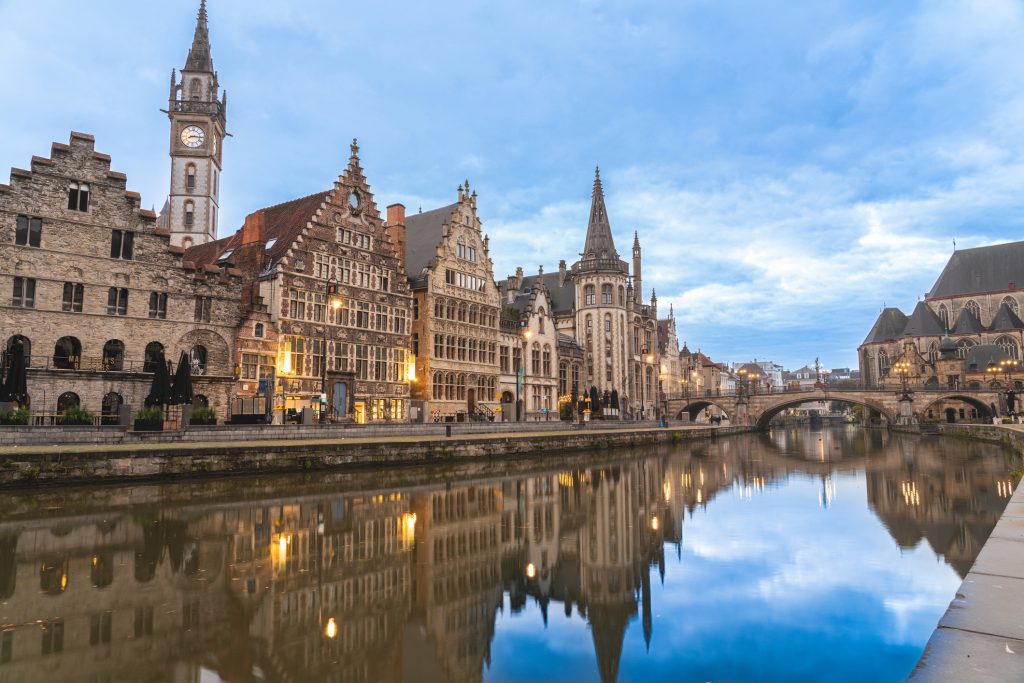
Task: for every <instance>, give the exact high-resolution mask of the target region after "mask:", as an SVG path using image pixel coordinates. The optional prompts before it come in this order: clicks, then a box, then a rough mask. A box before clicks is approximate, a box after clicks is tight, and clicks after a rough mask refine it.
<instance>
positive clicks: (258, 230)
mask: <svg viewBox="0 0 1024 683" xmlns="http://www.w3.org/2000/svg"><path fill="white" fill-rule="evenodd" d="M263 221H264V215H263V212H262V211H257V212H255V213H250V214H249V215H248V216H246V217H245V223H244V224H243V225H242V246H246V245H248V244H262V243H263Z"/></svg>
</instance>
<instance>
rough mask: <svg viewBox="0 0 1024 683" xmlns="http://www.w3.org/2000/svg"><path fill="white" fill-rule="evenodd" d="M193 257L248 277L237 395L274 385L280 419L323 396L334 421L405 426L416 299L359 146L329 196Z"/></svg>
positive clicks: (266, 217) (288, 209)
mask: <svg viewBox="0 0 1024 683" xmlns="http://www.w3.org/2000/svg"><path fill="white" fill-rule="evenodd" d="M186 257H187V258H189V259H191V260H195V261H196V262H198V263H204V264H211V263H212V264H233V265H236V266H237V267H238V268H239V269H240V270H241V271H242V273H243V275H244V277H245V282H246V288H245V291H244V294H243V304H244V306H245V311H246V316H247V318H246V320H245V321H244V322H243V324H242V333H241V334H240V335H239V348H238V355H239V358H240V362H241V372H240V378H239V386H238V389H237V391H238V395H240V396H253V395H256V394H259V393H263V392H265V391H266V387H267V382H266V380H268V378H273V380H274V382H273V388H274V403H275V406H276V408H275V412H276V411H278V410H284V411H288V410H293V411H298V410H301V409H303V408H314V409H316V410H319V408H320V397H321V392H323V393H325V394H326V401H327V408H326V410H327V413H328V415H329V416H330V417H331V418H332V419H353V420H355V421H356V422H359V423H363V422H368V421H382V420H405V419H407V417H408V408H409V405H408V401H409V378H410V376H411V367H410V365H411V364H410V361H411V352H410V344H411V337H410V328H411V318H412V298H411V296H410V295H409V288H408V284H407V283H406V279H405V271H404V270H403V268H402V262H401V259H400V258H399V257H398V254H397V252H396V250H395V247H394V245H393V244H392V242H391V238H390V236H389V235H388V232H387V231H386V230H385V226H384V221H383V220H382V219H381V216H380V212H379V211H378V210H377V205H376V204H375V202H374V199H373V194H372V192H371V191H370V186H369V185H368V184H367V182H366V178H365V176H364V175H363V169H362V167H361V166H360V164H359V147H358V145H357V144H356V142H355V141H354V140H353V142H352V147H351V155H350V157H349V161H348V166H347V167H346V169H345V170H344V172H343V173H342V174H341V176H340V177H339V178H338V179H337V180H336V181H335V183H334V186H333V187H332V188H331V189H330V190H327V191H325V192H318V193H316V194H313V195H310V196H308V197H303V198H300V199H295V200H292V201H289V202H285V203H283V204H278V205H276V206H271V207H268V208H265V209H261V210H259V211H257V212H255V213H253V214H250V215H249V216H247V217H246V220H245V225H244V226H243V227H242V229H241V230H239V231H238V232H236V233H235V234H234V235H232V236H231V237H227V238H224V239H221V240H217V241H215V242H210V243H208V244H205V245H201V246H196V247H193V248H191V249H189V250H188V252H187V255H186ZM331 288H333V290H334V291H333V292H331V291H330V290H331ZM261 380H264V381H263V382H262V384H263V387H264V388H263V389H262V391H261V388H260V385H261Z"/></svg>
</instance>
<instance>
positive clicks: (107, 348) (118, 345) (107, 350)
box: [103, 339, 124, 370]
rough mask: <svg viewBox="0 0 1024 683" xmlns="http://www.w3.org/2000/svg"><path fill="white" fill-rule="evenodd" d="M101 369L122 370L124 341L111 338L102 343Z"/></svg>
mask: <svg viewBox="0 0 1024 683" xmlns="http://www.w3.org/2000/svg"><path fill="white" fill-rule="evenodd" d="M103 369H104V370H124V342H123V341H121V340H120V339H111V340H110V341H108V342H107V343H106V344H104V345H103Z"/></svg>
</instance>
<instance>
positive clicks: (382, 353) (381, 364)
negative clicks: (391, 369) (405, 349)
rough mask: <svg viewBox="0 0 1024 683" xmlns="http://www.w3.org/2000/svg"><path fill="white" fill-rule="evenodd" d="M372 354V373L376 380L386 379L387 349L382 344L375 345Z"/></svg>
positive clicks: (382, 380)
mask: <svg viewBox="0 0 1024 683" xmlns="http://www.w3.org/2000/svg"><path fill="white" fill-rule="evenodd" d="M373 351H374V354H373V374H374V379H376V380H377V381H378V382H384V381H387V380H388V367H387V363H388V350H387V349H385V348H384V347H383V346H375V347H374V349H373Z"/></svg>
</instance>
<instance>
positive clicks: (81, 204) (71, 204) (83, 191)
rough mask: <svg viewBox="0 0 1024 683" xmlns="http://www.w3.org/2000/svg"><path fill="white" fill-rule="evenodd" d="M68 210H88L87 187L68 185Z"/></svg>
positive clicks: (81, 184) (74, 184) (80, 184)
mask: <svg viewBox="0 0 1024 683" xmlns="http://www.w3.org/2000/svg"><path fill="white" fill-rule="evenodd" d="M68 209H69V210H70V211H88V210H89V185H88V184H86V183H71V184H70V185H68Z"/></svg>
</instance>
